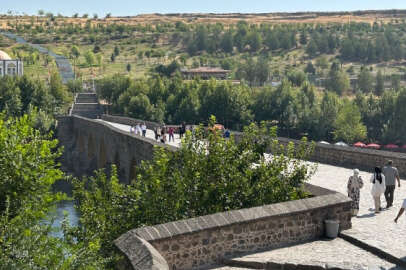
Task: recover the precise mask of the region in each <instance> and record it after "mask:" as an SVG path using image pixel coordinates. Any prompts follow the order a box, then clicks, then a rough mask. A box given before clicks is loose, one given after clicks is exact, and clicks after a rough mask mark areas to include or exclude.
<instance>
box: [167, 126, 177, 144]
mask: <svg viewBox="0 0 406 270" xmlns="http://www.w3.org/2000/svg"><path fill="white" fill-rule="evenodd" d="M174 132H175V130H174V129H173V127H170V128H169V130H168V134H169V142H171V139H172V141H173V142H174V141H175V137H174Z"/></svg>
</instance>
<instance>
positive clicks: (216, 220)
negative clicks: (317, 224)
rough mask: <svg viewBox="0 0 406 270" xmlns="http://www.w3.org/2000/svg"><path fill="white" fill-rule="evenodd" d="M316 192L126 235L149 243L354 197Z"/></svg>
mask: <svg viewBox="0 0 406 270" xmlns="http://www.w3.org/2000/svg"><path fill="white" fill-rule="evenodd" d="M323 192H325V191H323ZM313 195H316V196H315V197H311V198H306V199H302V200H295V201H288V202H282V203H275V204H269V205H264V206H257V207H253V208H245V209H239V210H232V211H227V212H220V213H216V214H211V215H206V216H199V217H195V218H190V219H184V220H177V221H173V222H168V223H165V224H159V225H154V226H145V227H141V228H137V229H133V230H131V231H129V232H127V233H126V234H135V235H137V236H139V237H141V238H143V239H145V240H146V241H149V242H151V241H159V240H164V239H168V238H172V237H176V236H179V235H187V234H192V233H197V232H200V231H205V230H214V229H217V228H220V227H226V226H231V225H236V224H243V223H249V222H253V221H259V220H264V219H269V218H271V217H283V216H292V215H296V214H300V213H302V212H303V213H304V212H306V211H309V210H316V209H322V208H328V207H332V206H335V205H340V204H343V203H348V202H351V199H349V198H348V197H347V196H345V195H343V194H341V193H338V192H331V193H330V194H325V193H322V194H321V195H320V196H317V195H318V194H313Z"/></svg>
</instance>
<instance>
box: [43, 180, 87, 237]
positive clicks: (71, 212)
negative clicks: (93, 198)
mask: <svg viewBox="0 0 406 270" xmlns="http://www.w3.org/2000/svg"><path fill="white" fill-rule="evenodd" d="M54 191H55V192H63V193H66V194H67V195H68V196H72V187H71V186H70V185H69V184H68V183H66V182H65V181H58V182H57V183H55V185H54ZM65 213H66V214H67V217H68V219H69V223H70V225H71V226H77V225H78V224H79V217H80V215H79V212H78V211H77V210H76V208H75V201H73V200H70V201H61V202H59V203H58V204H57V205H56V209H55V211H52V212H50V213H49V214H48V217H49V218H50V219H51V220H53V224H52V227H53V228H54V229H57V230H59V231H57V232H54V233H52V235H53V236H56V237H62V236H63V233H62V231H61V230H60V229H61V225H62V222H63V219H64V217H65Z"/></svg>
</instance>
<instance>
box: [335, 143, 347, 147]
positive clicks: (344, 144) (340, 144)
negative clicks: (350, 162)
mask: <svg viewBox="0 0 406 270" xmlns="http://www.w3.org/2000/svg"><path fill="white" fill-rule="evenodd" d="M335 145H338V146H348V144H346V143H345V142H336V143H335Z"/></svg>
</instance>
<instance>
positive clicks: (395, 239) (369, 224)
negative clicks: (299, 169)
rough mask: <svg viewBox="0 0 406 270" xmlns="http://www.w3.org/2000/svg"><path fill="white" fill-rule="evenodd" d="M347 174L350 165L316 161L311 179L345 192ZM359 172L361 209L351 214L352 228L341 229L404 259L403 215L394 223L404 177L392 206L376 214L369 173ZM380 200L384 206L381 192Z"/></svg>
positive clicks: (405, 221) (403, 190)
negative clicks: (315, 170)
mask: <svg viewBox="0 0 406 270" xmlns="http://www.w3.org/2000/svg"><path fill="white" fill-rule="evenodd" d="M395 166H396V164H395ZM350 175H352V170H350V169H345V168H340V167H335V166H331V165H325V164H319V165H318V169H317V172H316V174H315V175H314V176H313V177H312V179H311V180H310V183H311V184H314V185H318V186H321V187H325V188H328V189H331V190H335V191H338V192H341V193H343V194H347V181H348V177H349V176H350ZM360 175H361V177H362V179H363V180H364V187H363V189H362V190H361V200H360V211H359V214H358V216H357V217H354V218H352V229H350V230H347V231H345V232H343V233H344V234H347V235H350V236H351V237H353V238H355V239H357V240H360V241H362V242H364V243H366V244H368V245H370V246H373V247H375V248H377V249H380V250H382V251H384V252H386V253H389V254H391V255H393V256H395V257H396V258H398V259H401V260H403V261H406V241H405V237H406V215H404V216H402V217H401V218H400V219H399V221H398V223H397V224H396V223H394V222H393V220H394V219H395V217H396V215H397V213H398V211H399V207H400V206H401V204H402V201H403V199H404V198H406V181H404V180H401V187H400V188H396V190H395V200H394V203H393V205H394V206H393V207H391V208H389V209H385V210H384V211H382V212H381V213H379V214H375V213H374V203H373V200H372V196H371V193H370V191H371V186H372V184H371V183H370V177H371V173H368V172H365V171H361V172H360ZM381 202H382V203H381V204H382V207H385V206H386V202H385V198H384V196H382V198H381Z"/></svg>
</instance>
